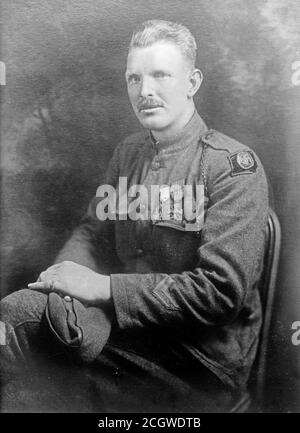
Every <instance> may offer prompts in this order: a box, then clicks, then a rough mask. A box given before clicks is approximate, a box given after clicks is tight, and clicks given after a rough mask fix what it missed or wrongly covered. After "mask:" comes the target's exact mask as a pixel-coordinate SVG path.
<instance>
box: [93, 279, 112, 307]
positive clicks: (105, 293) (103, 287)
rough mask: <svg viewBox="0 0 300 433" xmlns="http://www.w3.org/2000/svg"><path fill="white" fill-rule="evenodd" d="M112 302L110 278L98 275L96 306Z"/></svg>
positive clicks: (95, 296)
mask: <svg viewBox="0 0 300 433" xmlns="http://www.w3.org/2000/svg"><path fill="white" fill-rule="evenodd" d="M111 302H112V295H111V285H110V276H108V275H101V274H97V279H96V284H95V295H94V302H93V304H94V305H96V306H97V305H103V304H109V303H111Z"/></svg>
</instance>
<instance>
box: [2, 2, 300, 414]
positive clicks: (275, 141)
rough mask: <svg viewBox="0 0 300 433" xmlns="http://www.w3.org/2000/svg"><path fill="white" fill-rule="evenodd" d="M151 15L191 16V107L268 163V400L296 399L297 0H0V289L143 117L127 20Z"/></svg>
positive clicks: (34, 272)
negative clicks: (2, 81) (194, 54)
mask: <svg viewBox="0 0 300 433" xmlns="http://www.w3.org/2000/svg"><path fill="white" fill-rule="evenodd" d="M151 18H161V19H167V20H176V21H179V22H181V23H183V24H185V25H187V26H188V27H189V28H190V29H191V31H192V32H193V34H194V35H195V37H196V39H197V41H198V52H199V60H198V66H199V67H200V68H201V69H202V70H203V73H204V77H205V78H204V83H203V86H202V88H201V90H200V92H199V94H198V95H197V98H196V104H197V107H198V110H199V112H200V113H201V115H202V116H203V118H204V119H205V121H206V122H207V123H208V125H209V126H211V127H214V128H216V129H219V130H221V131H222V132H225V133H227V134H229V135H231V136H233V137H235V138H236V139H238V140H240V141H242V142H244V143H246V144H247V145H249V146H250V147H252V148H253V149H254V150H255V151H256V152H257V153H258V155H259V156H260V158H261V159H262V161H263V164H264V166H265V168H266V171H267V174H268V176H269V179H270V182H271V185H272V188H273V194H274V207H275V210H276V212H277V214H278V216H279V218H280V221H281V224H282V230H283V249H282V256H281V262H280V269H279V281H278V288H277V294H276V300H275V311H274V316H273V323H272V330H271V332H272V340H271V347H270V354H269V364H268V372H269V379H268V384H269V386H270V401H271V403H272V404H271V408H272V410H275V411H280V410H297V411H300V406H299V395H300V387H299V383H300V365H299V364H300V346H293V345H292V343H291V335H292V331H291V324H292V323H293V322H294V321H296V320H300V266H299V264H300V252H299V239H300V236H299V234H300V233H299V232H300V203H299V201H300V196H299V190H300V170H299V165H300V149H299V147H300V127H299V124H300V116H299V114H300V74H299V73H298V71H297V68H300V62H299V61H300V36H299V31H300V3H299V0H266V1H263V0H261V1H260V0H254V1H248V0H192V1H177V0H173V1H171V0H167V1H166V0H164V1H155V0H152V1H150V0H147V1H145V0H136V1H133V0H118V1H116V0H85V1H79V0H68V1H66V0H52V1H50V2H49V1H46V0H38V1H34V0H32V1H31V0H23V1H17V0H6V1H5V0H2V6H1V21H2V28H1V56H0V60H1V61H3V62H5V64H6V86H1V87H0V92H1V171H2V186H1V192H2V195H1V211H2V226H1V227H2V233H1V259H2V267H1V269H2V270H1V280H2V295H5V294H7V293H10V292H11V291H13V290H16V289H18V288H21V287H22V286H24V285H25V284H27V283H28V282H30V281H33V280H34V279H35V278H36V277H37V276H38V274H39V273H40V272H41V271H42V270H43V269H44V268H45V267H47V266H49V265H50V264H51V263H52V260H53V258H54V257H55V254H56V253H57V251H58V249H59V248H60V247H61V245H62V244H63V242H64V241H65V239H66V238H67V237H68V235H69V234H70V231H71V229H72V228H73V227H74V226H75V225H76V224H77V223H78V221H79V218H80V216H81V215H82V213H83V212H84V211H85V208H86V206H87V203H88V200H89V198H90V197H91V196H92V195H93V194H94V193H95V190H96V187H97V186H98V184H99V183H100V182H101V179H102V177H103V173H104V170H105V168H106V166H107V162H108V160H109V158H110V156H111V154H112V151H113V149H114V147H115V146H116V144H117V143H118V141H119V140H120V139H121V138H123V137H124V135H126V134H128V133H131V132H133V131H135V130H137V128H139V125H138V123H137V121H136V119H135V117H134V115H133V114H132V113H131V108H130V106H129V103H128V100H127V94H126V86H125V81H124V69H125V61H126V49H127V46H128V43H129V39H130V35H131V32H132V30H133V28H134V27H135V26H136V24H138V23H140V22H141V21H144V20H146V19H151ZM297 62H298V63H297ZM297 399H298V400H297Z"/></svg>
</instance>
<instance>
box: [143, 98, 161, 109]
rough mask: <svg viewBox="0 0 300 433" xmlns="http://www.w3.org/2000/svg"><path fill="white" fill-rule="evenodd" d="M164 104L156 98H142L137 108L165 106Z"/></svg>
mask: <svg viewBox="0 0 300 433" xmlns="http://www.w3.org/2000/svg"><path fill="white" fill-rule="evenodd" d="M163 106H164V105H163V104H162V103H161V102H159V101H156V100H155V99H151V98H148V99H142V100H141V101H139V102H138V104H137V108H138V110H139V111H141V110H145V109H147V108H156V107H163Z"/></svg>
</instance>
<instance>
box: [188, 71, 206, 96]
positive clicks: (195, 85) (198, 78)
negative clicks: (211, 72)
mask: <svg viewBox="0 0 300 433" xmlns="http://www.w3.org/2000/svg"><path fill="white" fill-rule="evenodd" d="M202 81H203V74H202V72H201V71H200V69H194V70H193V72H192V73H191V75H190V87H189V89H188V97H190V98H192V97H193V96H194V95H195V94H196V93H197V91H198V90H199V88H200V86H201V84H202Z"/></svg>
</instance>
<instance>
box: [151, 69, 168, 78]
mask: <svg viewBox="0 0 300 433" xmlns="http://www.w3.org/2000/svg"><path fill="white" fill-rule="evenodd" d="M153 76H154V78H158V79H164V78H167V77H169V76H170V74H168V73H167V72H164V71H155V72H154V74H153Z"/></svg>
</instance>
